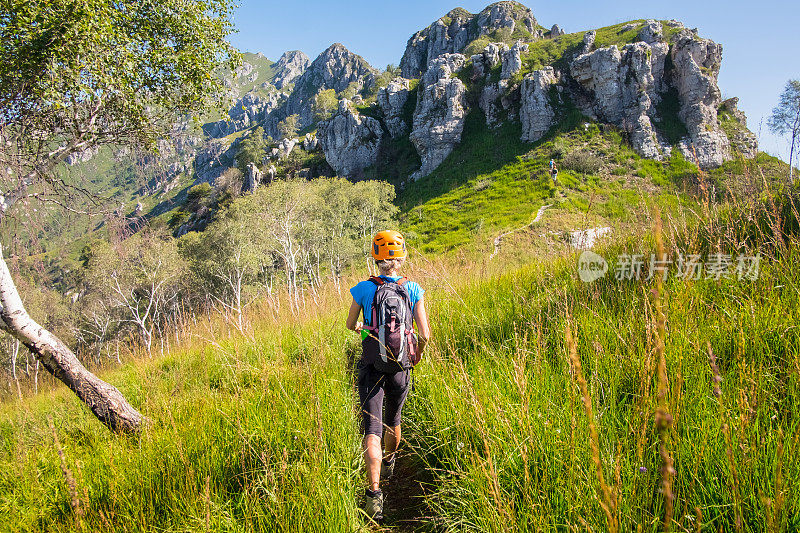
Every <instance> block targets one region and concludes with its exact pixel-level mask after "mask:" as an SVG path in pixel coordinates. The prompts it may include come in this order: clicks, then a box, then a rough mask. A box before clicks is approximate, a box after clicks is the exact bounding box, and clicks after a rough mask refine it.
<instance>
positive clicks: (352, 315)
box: [346, 299, 362, 331]
mask: <svg viewBox="0 0 800 533" xmlns="http://www.w3.org/2000/svg"><path fill="white" fill-rule="evenodd" d="M360 314H361V306H360V305H358V303H356V301H355V299H353V303H351V304H350V311H349V312H348V313H347V324H346V325H347V329H351V330H353V331H361V326H362V324H361V322H359V321H358V315H360Z"/></svg>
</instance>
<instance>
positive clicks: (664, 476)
mask: <svg viewBox="0 0 800 533" xmlns="http://www.w3.org/2000/svg"><path fill="white" fill-rule="evenodd" d="M661 235H662V232H661V216H660V213H658V212H657V213H656V227H655V241H656V250H657V253H658V257H659V258H661V259H664V256H665V254H664V243H663V241H662V238H661ZM665 273H666V272H662V273H661V275H659V276H657V277H656V288H655V291H654V305H653V307H654V310H655V318H656V335H655V354H656V357H657V359H658V392H657V399H658V407H657V408H656V416H655V424H656V431H657V432H658V439H659V446H658V451H659V454H660V455H661V492H662V493H663V495H664V523H663V527H664V530H665V531H670V530H671V529H672V517H673V513H674V502H675V495H674V494H673V492H672V483H673V478H674V476H675V467H674V461H673V459H672V456H671V455H670V453H669V448H668V443H669V437H670V430H671V428H672V423H673V418H672V415H671V414H670V412H669V405H668V398H667V392H668V390H669V382H668V379H667V359H666V348H665V338H666V315H665V314H664V296H663V295H664V274H665Z"/></svg>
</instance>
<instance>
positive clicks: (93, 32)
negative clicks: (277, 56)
mask: <svg viewBox="0 0 800 533" xmlns="http://www.w3.org/2000/svg"><path fill="white" fill-rule="evenodd" d="M230 15H231V4H230V2H229V0H162V1H159V2H140V1H138V0H120V1H115V2H108V1H105V0H50V1H48V2H34V1H31V0H9V1H7V2H3V3H2V4H0V55H2V57H3V61H2V62H0V140H1V141H2V143H1V144H0V146H1V147H0V169H1V170H2V171H3V172H2V173H1V174H2V175H1V176H0V180H2V182H0V188H2V191H3V195H4V196H5V202H2V204H3V205H2V211H0V216H2V214H4V212H5V209H6V207H10V206H11V205H13V203H14V202H16V201H18V200H19V199H21V198H26V197H28V194H27V193H28V188H29V187H31V186H32V185H33V184H34V183H36V184H38V188H37V189H36V190H35V191H34V192H35V194H37V195H38V196H37V197H39V198H40V199H41V198H42V197H44V198H48V197H49V198H52V197H53V195H55V194H57V193H60V192H62V191H60V190H59V189H58V187H56V186H55V184H53V182H52V180H45V179H44V178H46V177H48V175H49V173H50V172H51V171H52V169H53V168H54V167H55V166H56V165H57V164H58V163H60V162H61V161H63V160H64V159H66V158H67V157H68V156H69V155H70V154H73V153H77V152H81V151H84V150H86V149H89V148H92V147H94V146H97V145H102V144H126V145H142V146H147V147H151V146H153V145H154V143H155V141H156V139H158V138H159V137H161V136H164V135H166V134H167V133H168V132H169V129H170V127H171V125H172V124H173V123H174V122H175V120H176V118H177V117H179V116H181V115H186V114H194V113H198V112H199V111H201V110H203V109H205V108H206V107H208V106H209V105H210V104H211V103H212V102H214V101H215V100H214V99H212V98H211V97H212V96H214V95H216V94H218V93H219V92H220V91H221V89H222V85H221V81H220V80H219V79H218V78H217V77H214V76H211V75H210V74H209V73H211V72H214V71H215V69H217V68H218V67H219V66H220V65H221V64H223V63H229V64H233V62H235V61H236V60H237V58H238V53H236V52H235V50H234V49H233V48H232V47H231V45H230V44H228V42H227V37H228V35H230V33H231V32H232V31H233V26H232V23H231V20H230ZM60 185H68V184H60Z"/></svg>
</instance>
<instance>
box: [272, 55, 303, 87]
mask: <svg viewBox="0 0 800 533" xmlns="http://www.w3.org/2000/svg"><path fill="white" fill-rule="evenodd" d="M310 64H311V60H310V59H309V58H308V56H307V55H305V54H304V53H303V52H301V51H300V50H291V51H288V52H284V53H283V55H281V57H280V59H278V61H276V62H275V63H274V64H273V65H272V68H273V69H274V70H275V71H276V72H277V73H278V74H277V75H276V76H275V80H274V81H273V84H274V85H275V87H276V88H278V89H283V88H284V87H286V86H287V85H289V84H290V83H293V82H294V81H295V80H296V79H297V78H299V77H300V76H302V75H303V73H304V72H305V71H306V69H307V68H308V66H309V65H310Z"/></svg>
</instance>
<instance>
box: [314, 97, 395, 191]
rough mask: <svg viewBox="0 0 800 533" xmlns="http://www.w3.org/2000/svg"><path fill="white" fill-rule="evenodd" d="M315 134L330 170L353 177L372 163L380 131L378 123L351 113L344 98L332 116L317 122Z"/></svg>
mask: <svg viewBox="0 0 800 533" xmlns="http://www.w3.org/2000/svg"><path fill="white" fill-rule="evenodd" d="M317 135H318V139H319V144H320V146H321V147H322V150H323V151H324V152H325V159H326V160H327V161H328V164H329V165H330V166H331V168H333V169H334V170H335V171H336V173H337V174H338V175H340V176H346V177H350V178H354V177H360V176H361V174H362V173H363V171H364V169H365V168H367V167H368V166H370V165H373V164H375V161H376V160H377V158H378V150H379V149H380V144H381V140H382V138H383V129H382V128H381V124H380V122H378V120H376V119H374V118H372V117H365V116H362V115H360V114H359V113H357V112H355V111H354V110H353V108H352V106H351V104H350V101H349V100H346V99H345V100H342V101H340V102H339V111H338V112H337V113H336V114H335V115H334V116H333V117H331V118H330V119H328V120H326V121H323V122H320V123H319V127H318V129H317Z"/></svg>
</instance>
